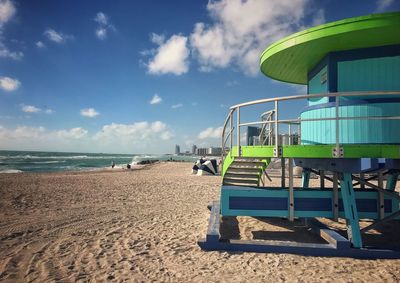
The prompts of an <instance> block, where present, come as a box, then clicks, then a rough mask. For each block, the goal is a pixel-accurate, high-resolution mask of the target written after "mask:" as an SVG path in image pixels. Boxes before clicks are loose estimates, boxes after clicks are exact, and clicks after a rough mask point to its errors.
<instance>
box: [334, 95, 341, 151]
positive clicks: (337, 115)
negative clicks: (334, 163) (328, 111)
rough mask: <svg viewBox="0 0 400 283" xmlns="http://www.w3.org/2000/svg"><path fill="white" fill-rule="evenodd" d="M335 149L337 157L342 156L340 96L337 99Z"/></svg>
mask: <svg viewBox="0 0 400 283" xmlns="http://www.w3.org/2000/svg"><path fill="white" fill-rule="evenodd" d="M335 130H336V134H335V144H336V145H335V147H336V157H339V156H340V153H339V152H340V146H339V96H336V97H335Z"/></svg>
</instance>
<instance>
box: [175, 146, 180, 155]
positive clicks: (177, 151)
mask: <svg viewBox="0 0 400 283" xmlns="http://www.w3.org/2000/svg"><path fill="white" fill-rule="evenodd" d="M180 153H181V147H180V146H179V145H178V144H177V145H175V154H180Z"/></svg>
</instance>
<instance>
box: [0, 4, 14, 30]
mask: <svg viewBox="0 0 400 283" xmlns="http://www.w3.org/2000/svg"><path fill="white" fill-rule="evenodd" d="M15 13H16V9H15V6H14V3H13V2H11V1H10V0H0V27H1V26H2V25H3V24H5V23H7V22H8V21H9V20H10V19H11V18H12V17H13V16H14V15H15Z"/></svg>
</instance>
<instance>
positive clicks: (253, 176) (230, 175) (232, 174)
mask: <svg viewBox="0 0 400 283" xmlns="http://www.w3.org/2000/svg"><path fill="white" fill-rule="evenodd" d="M224 178H235V179H236V178H243V179H256V180H258V173H257V174H246V173H244V174H243V173H237V172H229V171H228V172H227V173H225V175H224Z"/></svg>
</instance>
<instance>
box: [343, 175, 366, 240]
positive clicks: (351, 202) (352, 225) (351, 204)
mask: <svg viewBox="0 0 400 283" xmlns="http://www.w3.org/2000/svg"><path fill="white" fill-rule="evenodd" d="M340 188H341V190H340V191H341V194H342V200H343V208H344V214H345V217H346V223H347V235H348V237H349V240H350V241H351V242H352V244H353V246H354V247H355V248H361V247H362V239H361V232H360V224H359V222H358V211H357V206H356V199H355V194H354V190H353V184H352V177H351V173H343V174H341V176H340Z"/></svg>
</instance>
